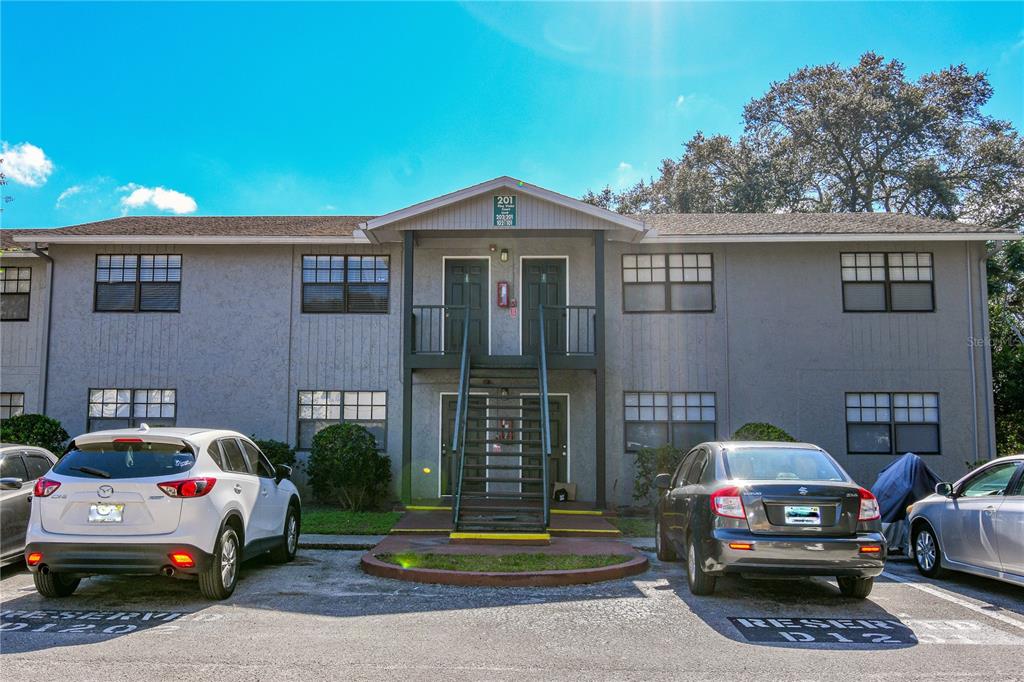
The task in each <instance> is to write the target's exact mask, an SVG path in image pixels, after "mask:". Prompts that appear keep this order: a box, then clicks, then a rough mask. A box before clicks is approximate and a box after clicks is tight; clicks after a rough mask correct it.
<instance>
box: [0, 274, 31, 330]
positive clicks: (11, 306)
mask: <svg viewBox="0 0 1024 682" xmlns="http://www.w3.org/2000/svg"><path fill="white" fill-rule="evenodd" d="M31 289H32V268H12V267H3V268H0V320H4V321H7V322H25V321H27V320H28V312H29V299H30V297H31V293H30V292H31Z"/></svg>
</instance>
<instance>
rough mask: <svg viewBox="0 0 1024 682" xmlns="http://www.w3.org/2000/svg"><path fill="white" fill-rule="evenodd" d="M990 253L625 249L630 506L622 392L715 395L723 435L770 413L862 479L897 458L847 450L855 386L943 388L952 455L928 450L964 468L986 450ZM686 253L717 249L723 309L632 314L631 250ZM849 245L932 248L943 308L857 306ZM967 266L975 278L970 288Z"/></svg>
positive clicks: (618, 409)
mask: <svg viewBox="0 0 1024 682" xmlns="http://www.w3.org/2000/svg"><path fill="white" fill-rule="evenodd" d="M981 248H982V245H980V244H979V245H971V244H968V243H963V242H928V243H917V242H897V243H886V242H878V243H809V244H778V243H777V244H708V245H703V246H701V245H687V246H686V248H685V249H681V248H679V246H678V245H652V244H645V245H622V244H616V245H613V246H612V248H610V249H609V257H608V259H607V273H606V276H607V278H608V282H609V284H610V285H609V286H608V288H607V290H608V297H607V304H608V310H609V314H608V354H609V359H608V403H607V405H608V429H609V430H608V444H609V459H608V461H609V472H608V479H609V485H610V486H615V482H616V481H618V491H619V493H618V494H617V495H614V498H616V499H618V500H619V501H620V502H623V503H625V502H627V501H628V497H627V496H623V495H622V491H623V490H628V487H629V484H630V483H631V481H632V476H633V470H634V469H633V463H632V461H631V459H629V458H626V457H624V456H623V426H622V412H623V406H622V400H623V391H630V390H646V391H713V392H715V393H716V395H717V405H718V435H719V438H726V437H728V436H729V435H730V434H731V433H732V432H733V431H734V430H735V429H737V428H739V427H740V426H742V425H743V424H745V423H747V422H751V421H767V422H770V423H773V424H775V425H777V426H780V427H782V428H784V429H786V430H787V431H789V432H790V433H792V434H793V435H794V436H796V437H797V438H799V439H801V440H806V441H811V442H814V443H817V444H819V445H821V446H822V447H824V448H825V449H826V450H828V451H829V452H831V453H832V454H833V455H835V456H836V457H837V459H839V461H840V462H841V463H842V464H843V466H844V467H845V468H846V469H847V470H848V471H849V472H850V474H851V475H852V476H854V478H856V479H857V480H858V481H859V482H860V483H861V484H863V485H871V484H872V483H873V482H874V479H875V476H876V475H877V473H878V471H879V470H880V469H881V468H883V467H884V466H885V465H886V464H887V463H888V462H889V461H891V459H892V457H891V456H882V455H851V454H848V453H847V450H846V421H845V409H844V408H845V403H844V401H845V393H846V392H855V391H934V392H938V393H939V400H940V420H941V422H940V438H941V447H942V454H940V455H932V456H927V461H928V464H929V466H931V467H932V468H933V469H934V470H935V471H936V472H937V473H938V474H939V475H940V476H946V477H954V476H958V475H960V474H962V473H963V471H964V468H963V462H964V460H973V459H975V458H977V457H987V452H988V441H987V438H988V434H987V431H986V428H987V426H986V424H987V419H986V416H985V414H984V409H985V405H986V391H990V390H991V389H990V388H988V384H987V383H986V381H985V379H984V376H983V373H982V366H983V362H982V360H983V356H984V351H983V350H982V349H981V348H972V347H971V346H970V345H969V342H968V340H969V337H970V336H972V335H973V336H975V337H980V336H985V335H986V334H987V332H982V331H981V329H982V318H981V312H980V310H979V302H980V301H981V300H982V294H981V292H980V291H979V289H978V281H977V276H976V273H977V271H978V269H977V259H978V257H979V256H980V255H981V254H982V251H981V250H980V249H981ZM682 250H685V251H687V252H691V253H693V252H704V253H712V254H713V255H714V264H715V300H716V306H715V311H714V312H713V313H702V314H698V313H689V314H682V313H672V314H622V313H621V312H620V311H621V305H622V304H621V292H622V287H621V274H620V267H621V266H620V257H621V254H623V253H659V252H660V253H664V252H678V251H682ZM849 251H929V252H932V253H933V254H934V258H935V278H936V280H935V307H936V310H935V312H933V313H844V312H843V309H842V290H841V280H840V270H839V254H840V253H841V252H849ZM968 267H970V268H972V272H973V273H975V274H973V275H972V279H971V282H970V288H969V286H968ZM969 291H970V292H971V293H970V296H972V301H973V308H974V310H973V313H974V325H975V326H974V331H973V332H972V331H971V321H970V319H971V318H970V316H969V315H968V308H969V302H968V296H969V294H968V292H969ZM972 362H973V363H975V364H976V372H975V376H974V381H975V382H976V383H975V384H972V371H971V365H972ZM975 385H976V386H977V392H975V389H974V387H975ZM976 408H977V410H978V415H977V417H976V416H975V409H976ZM609 492H610V494H611V491H609Z"/></svg>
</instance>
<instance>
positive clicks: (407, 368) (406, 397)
mask: <svg viewBox="0 0 1024 682" xmlns="http://www.w3.org/2000/svg"><path fill="white" fill-rule="evenodd" d="M403 237H404V241H403V245H402V502H404V503H405V504H409V503H410V502H412V327H413V320H412V292H413V277H412V274H413V269H412V268H413V241H414V237H415V235H414V234H413V233H412V232H411V231H406V232H404V233H403Z"/></svg>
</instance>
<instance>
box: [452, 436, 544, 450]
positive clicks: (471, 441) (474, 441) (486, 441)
mask: <svg viewBox="0 0 1024 682" xmlns="http://www.w3.org/2000/svg"><path fill="white" fill-rule="evenodd" d="M465 442H466V445H541V444H542V443H541V439H540V438H531V439H526V440H524V439H509V440H505V439H504V438H467V439H466V441H465ZM495 454H504V453H495Z"/></svg>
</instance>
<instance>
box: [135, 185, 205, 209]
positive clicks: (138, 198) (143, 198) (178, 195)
mask: <svg viewBox="0 0 1024 682" xmlns="http://www.w3.org/2000/svg"><path fill="white" fill-rule="evenodd" d="M118 191H121V192H130V194H129V195H128V196H125V197H121V209H122V211H123V212H125V213H127V212H128V209H131V208H144V207H145V206H152V207H153V208H155V209H157V210H160V211H170V212H171V213H176V214H182V213H194V212H195V210H196V209H197V208H198V206H197V205H196V200H195V199H193V198H192V197H190V196H189V195H187V194H184V193H182V192H179V191H177V190H173V189H166V188H164V187H143V186H141V185H136V184H135V183H129V184H127V185H125V186H124V187H119V188H118Z"/></svg>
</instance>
